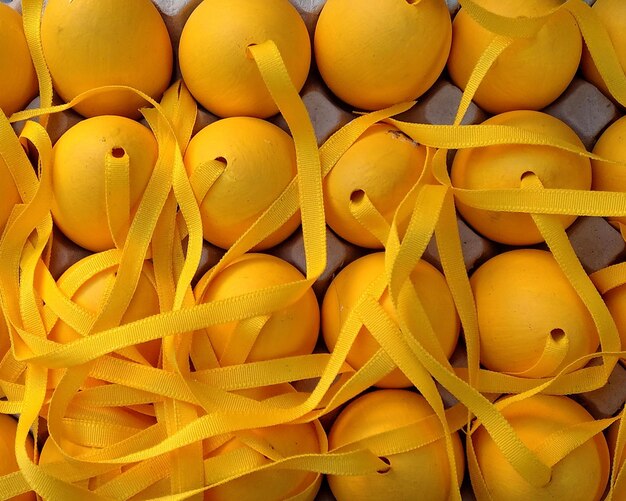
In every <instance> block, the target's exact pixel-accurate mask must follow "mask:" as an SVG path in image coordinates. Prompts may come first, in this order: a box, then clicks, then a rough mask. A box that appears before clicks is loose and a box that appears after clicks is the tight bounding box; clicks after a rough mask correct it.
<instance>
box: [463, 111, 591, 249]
mask: <svg viewBox="0 0 626 501" xmlns="http://www.w3.org/2000/svg"><path fill="white" fill-rule="evenodd" d="M484 124H485V125H507V126H515V127H519V128H520V129H525V130H529V131H533V132H537V133H540V134H542V135H545V136H548V137H554V138H555V139H559V140H562V141H567V142H569V143H571V144H573V145H574V146H578V147H580V148H581V149H584V146H583V144H582V142H581V141H580V139H579V138H578V136H577V135H576V133H575V132H574V131H573V130H572V129H570V128H569V127H568V126H567V125H565V124H564V123H563V122H561V121H560V120H559V119H557V118H554V117H552V116H550V115H547V114H545V113H540V112H538V111H510V112H507V113H502V114H501V115H496V116H494V117H492V118H490V119H489V120H486V121H485V122H484ZM527 173H534V174H536V175H537V177H539V179H540V181H541V182H542V184H543V186H544V187H545V188H564V189H572V190H588V189H590V188H591V164H590V162H589V160H588V159H587V158H585V157H583V156H580V155H576V154H574V153H569V152H566V151H563V150H559V149H557V148H553V147H551V146H534V145H524V144H506V145H498V146H485V147H481V148H468V149H462V150H459V151H458V153H457V154H456V156H455V158H454V162H453V163H452V171H451V179H452V185H453V186H454V187H456V188H463V189H468V190H500V189H512V188H520V186H521V180H522V177H523V176H524V175H525V174H527ZM457 209H458V210H459V212H460V213H461V215H462V216H463V217H464V218H465V220H466V221H467V222H468V223H469V224H470V225H471V226H472V227H473V228H474V229H475V230H477V231H478V232H479V233H481V234H482V235H484V236H485V237H487V238H490V239H491V240H495V241H496V242H500V243H504V244H508V245H532V244H536V243H539V242H542V241H543V237H542V236H541V233H540V232H539V230H538V229H537V226H536V225H535V223H534V221H533V220H532V217H531V216H530V214H520V213H515V212H495V211H486V210H482V209H475V208H473V207H470V206H468V205H465V204H463V203H462V202H461V201H459V200H457ZM558 218H559V220H560V221H561V224H562V225H563V226H564V227H565V228H567V227H568V226H569V225H570V224H572V223H573V222H574V221H575V220H576V216H558Z"/></svg>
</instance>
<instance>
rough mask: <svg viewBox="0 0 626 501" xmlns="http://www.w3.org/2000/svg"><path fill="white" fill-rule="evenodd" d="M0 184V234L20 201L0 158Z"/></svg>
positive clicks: (4, 164)
mask: <svg viewBox="0 0 626 501" xmlns="http://www.w3.org/2000/svg"><path fill="white" fill-rule="evenodd" d="M0 7H1V5H0ZM0 186H1V187H2V188H1V193H2V196H0V236H1V235H2V232H3V231H4V227H5V226H6V224H7V221H8V219H9V216H10V215H11V211H12V210H13V207H15V204H19V203H21V202H22V199H21V198H20V194H19V192H18V191H17V186H15V181H14V180H13V176H12V175H11V172H10V171H9V168H8V167H7V164H6V163H4V160H3V159H2V158H0Z"/></svg>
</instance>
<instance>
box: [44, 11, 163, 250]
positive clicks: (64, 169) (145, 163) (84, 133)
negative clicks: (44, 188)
mask: <svg viewBox="0 0 626 501" xmlns="http://www.w3.org/2000/svg"><path fill="white" fill-rule="evenodd" d="M77 3H80V2H77ZM108 153H110V154H111V155H113V156H114V157H116V156H117V157H120V156H123V155H124V154H126V155H128V157H129V161H130V163H129V184H130V205H131V216H134V213H135V211H136V209H137V206H138V205H139V202H140V200H141V197H142V195H143V192H144V190H145V188H146V186H147V184H148V181H149V180H150V176H151V175H152V170H153V168H154V165H155V163H156V160H157V156H158V147H157V142H156V139H155V137H154V135H153V134H152V132H151V131H150V130H149V129H147V128H146V127H144V126H143V125H141V124H139V123H138V122H135V121H133V120H130V119H128V118H125V117H117V116H100V117H94V118H90V119H87V120H83V121H82V122H79V123H78V124H76V125H74V126H73V127H72V128H70V129H69V130H68V131H67V132H66V133H65V134H63V135H62V136H61V138H60V139H59V140H58V141H57V143H56V144H55V146H54V149H53V166H52V186H53V188H52V189H53V193H54V200H53V204H52V216H53V218H54V221H55V223H56V224H57V226H58V227H59V228H60V229H61V231H62V232H63V233H64V234H65V235H66V236H67V237H69V238H70V239H71V240H73V241H74V242H76V243H77V244H78V245H80V246H82V247H84V248H86V249H89V250H92V251H96V252H97V251H103V250H107V249H111V248H113V247H114V246H115V244H114V241H113V236H112V235H111V231H110V230H109V224H108V221H107V209H106V191H105V189H106V177H105V158H106V155H107V154H108ZM130 221H131V218H129V221H128V226H129V227H130Z"/></svg>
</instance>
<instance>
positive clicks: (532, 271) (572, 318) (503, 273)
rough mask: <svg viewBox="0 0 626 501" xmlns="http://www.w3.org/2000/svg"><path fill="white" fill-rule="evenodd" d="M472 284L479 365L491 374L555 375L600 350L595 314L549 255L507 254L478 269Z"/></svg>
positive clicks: (533, 252)
mask: <svg viewBox="0 0 626 501" xmlns="http://www.w3.org/2000/svg"><path fill="white" fill-rule="evenodd" d="M470 283H471V286H472V291H473V292H474V297H475V300H476V309H477V312H478V327H479V330H480V360H481V363H482V364H483V365H484V366H485V367H487V368H488V369H491V370H494V371H498V372H505V373H508V374H518V375H522V376H524V377H548V376H554V375H555V374H557V373H558V372H559V371H560V370H561V369H563V368H564V367H565V366H566V365H568V364H569V363H571V362H574V361H575V360H577V359H578V358H579V357H581V356H584V355H588V354H590V353H593V352H594V351H595V350H596V348H597V347H598V343H599V338H598V333H597V330H596V328H595V325H594V323H593V320H592V318H591V315H590V314H589V312H588V311H587V309H586V308H585V305H584V303H583V302H582V301H581V299H580V298H579V297H578V295H577V294H576V291H575V290H574V288H573V287H572V285H571V284H570V283H569V281H568V280H567V278H566V276H565V275H564V274H563V272H562V271H561V269H560V268H559V265H558V264H557V262H556V260H555V259H554V257H552V254H550V253H549V252H546V251H541V250H534V249H519V250H514V251H509V252H504V253H502V254H499V255H498V256H496V257H494V258H491V259H490V260H489V261H487V262H486V263H485V264H483V265H482V266H481V267H480V268H478V269H477V270H476V271H475V272H474V274H473V275H472V277H471V279H470ZM585 363H586V361H583V362H581V363H580V364H578V365H577V366H575V367H574V368H576V367H580V366H582V365H584V364H585ZM570 370H572V369H570Z"/></svg>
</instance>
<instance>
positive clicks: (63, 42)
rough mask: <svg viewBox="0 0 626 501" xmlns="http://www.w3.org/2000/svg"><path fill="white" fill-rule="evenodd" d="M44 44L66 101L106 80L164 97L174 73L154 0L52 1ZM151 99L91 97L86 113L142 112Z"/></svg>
mask: <svg viewBox="0 0 626 501" xmlns="http://www.w3.org/2000/svg"><path fill="white" fill-rule="evenodd" d="M41 43H42V46H43V51H44V55H45V57H46V62H47V63H48V67H49V69H50V74H51V75H52V81H53V84H54V88H55V89H56V91H57V92H58V93H59V95H60V96H61V97H62V98H63V99H64V100H65V101H70V100H71V99H73V98H74V97H76V96H77V95H78V94H80V93H82V92H85V91H87V90H89V89H93V88H96V87H101V86H104V85H127V86H130V87H134V88H136V89H138V90H140V91H142V92H144V93H145V94H147V95H149V96H150V97H152V98H153V99H156V100H158V99H160V97H161V95H162V94H163V92H164V91H165V89H166V88H167V86H168V85H169V83H170V79H171V77H172V66H173V55H172V44H171V42H170V38H169V34H168V32H167V28H166V27H165V23H164V22H163V19H162V18H161V15H160V14H159V12H158V10H157V9H156V7H155V6H154V5H153V3H152V2H151V1H150V0H133V1H132V2H129V1H127V0H81V1H73V0H49V1H48V4H47V6H46V9H45V11H44V14H43V18H42V22H41ZM144 106H147V103H146V101H144V100H143V99H142V98H140V97H139V96H137V95H136V94H135V93H133V92H129V91H121V90H120V91H114V92H107V93H105V94H100V95H98V96H94V97H90V98H88V99H87V100H85V101H83V102H82V103H80V104H79V105H77V106H76V107H75V108H74V109H75V110H76V111H78V112H79V113H80V114H81V115H84V116H86V117H92V116H95V115H123V116H127V117H131V118H137V117H139V115H140V113H139V111H138V110H139V108H140V107H144Z"/></svg>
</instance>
